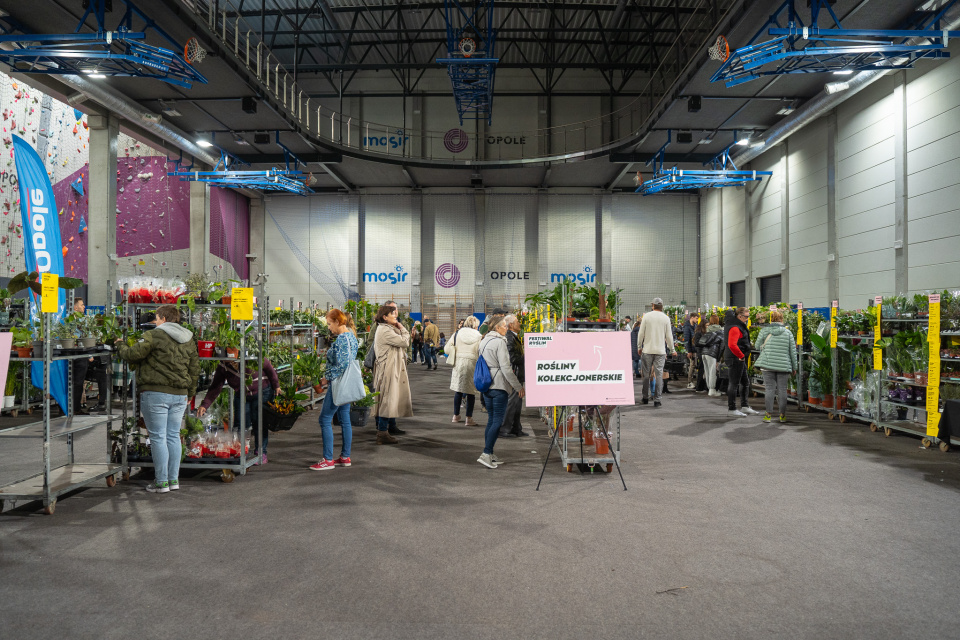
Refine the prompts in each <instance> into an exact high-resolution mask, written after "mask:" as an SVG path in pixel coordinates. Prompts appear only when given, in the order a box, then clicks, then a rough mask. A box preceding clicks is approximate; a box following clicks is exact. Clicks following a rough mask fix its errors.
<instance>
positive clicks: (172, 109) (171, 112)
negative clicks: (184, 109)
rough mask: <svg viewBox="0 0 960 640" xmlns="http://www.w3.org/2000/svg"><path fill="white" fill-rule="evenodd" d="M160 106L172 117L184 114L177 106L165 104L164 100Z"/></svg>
mask: <svg viewBox="0 0 960 640" xmlns="http://www.w3.org/2000/svg"><path fill="white" fill-rule="evenodd" d="M160 106H161V107H162V109H161V111H162V112H163V115H165V116H170V117H171V118H179V117H180V116H182V115H183V114H182V113H180V112H179V111H177V108H176V107H173V106H168V105H165V104H163V103H162V102H161V103H160Z"/></svg>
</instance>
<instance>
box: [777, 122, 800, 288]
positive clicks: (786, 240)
mask: <svg viewBox="0 0 960 640" xmlns="http://www.w3.org/2000/svg"><path fill="white" fill-rule="evenodd" d="M788 145H789V140H784V141H783V143H782V144H781V145H780V169H779V171H778V173H779V174H780V298H781V299H782V300H784V301H786V302H800V301H799V300H791V299H790V174H789V170H790V163H789V161H790V157H789V156H790V153H789V151H790V148H789V146H788Z"/></svg>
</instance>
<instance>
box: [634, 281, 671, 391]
mask: <svg viewBox="0 0 960 640" xmlns="http://www.w3.org/2000/svg"><path fill="white" fill-rule="evenodd" d="M637 344H638V345H639V348H638V349H637V353H638V354H640V372H641V384H642V391H643V400H642V402H643V404H648V403H649V400H648V398H649V396H650V375H651V373H652V375H654V376H656V390H655V392H654V396H653V406H654V407H659V406H661V404H662V400H661V399H662V397H663V363H664V362H665V361H666V359H667V351H666V350H667V349H670V355H672V356H675V355H677V352H676V350H675V349H674V348H673V329H672V327H671V326H670V318H668V317H667V314H665V313H664V312H663V300H661V299H660V298H654V299H653V311H650V312H648V313H645V314H643V319H642V320H641V321H640V331H638V332H637Z"/></svg>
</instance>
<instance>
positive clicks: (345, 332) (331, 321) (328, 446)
mask: <svg viewBox="0 0 960 640" xmlns="http://www.w3.org/2000/svg"><path fill="white" fill-rule="evenodd" d="M327 328H329V329H330V335H334V336H337V338H336V340H334V341H333V344H332V345H330V348H329V349H327V369H326V373H325V376H324V377H325V380H326V381H332V380H336V379H337V378H339V377H340V376H342V375H343V374H344V372H346V370H347V367H349V366H350V363H351V362H353V361H354V360H356V359H357V349H359V348H360V343H359V342H358V341H357V328H356V326H355V325H354V324H353V318H351V317H350V316H349V315H347V314H346V313H344V312H343V311H341V310H340V309H330V311H328V312H327ZM333 414H337V418H338V419H339V420H340V433H341V435H342V436H343V446H342V448H341V450H340V457H339V458H337V459H336V460H334V459H333ZM320 437H321V439H322V441H323V459H322V460H320V462H318V463H317V464H313V465H310V468H311V469H313V470H314V471H328V470H330V469H333V468H334V467H349V466H350V464H351V463H350V445H351V444H352V443H353V428H352V425H351V424H350V403H346V404H342V405H339V406H338V405H335V404H333V392H332V391H330V390H328V391H327V395H326V397H325V398H324V399H323V407H322V408H321V409H320Z"/></svg>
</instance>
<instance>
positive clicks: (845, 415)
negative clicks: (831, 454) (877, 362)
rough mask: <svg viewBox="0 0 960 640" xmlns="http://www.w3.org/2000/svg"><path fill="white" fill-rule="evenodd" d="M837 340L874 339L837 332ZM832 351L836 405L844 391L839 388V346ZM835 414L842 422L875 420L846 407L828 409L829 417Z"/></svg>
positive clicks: (865, 340)
mask: <svg viewBox="0 0 960 640" xmlns="http://www.w3.org/2000/svg"><path fill="white" fill-rule="evenodd" d="M837 340H838V341H839V340H844V341H847V340H849V341H851V342H852V341H853V340H861V341H864V342H869V343H873V341H874V339H873V337H872V336H860V335H856V336H853V335H841V334H837ZM832 351H833V357H832V358H831V361H832V363H833V400H834V407H836V405H837V404H838V402H839V400H838V398H839V397H840V396H839V395H838V394H839V392H840V391H842V390H841V389H838V384H837V382H838V377H839V369H838V366H837V354H838V352H839V348H838V347H834V348H833V349H832ZM834 416H838V417H839V419H840V422H841V423H844V422H847V421H848V420H857V421H860V422H868V423H869V422H873V418H871V417H868V416H863V415H860V414H859V413H853V412H852V411H846V410H844V409H836V408H834V409H827V417H828V418H829V419H830V420H833V418H834Z"/></svg>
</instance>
